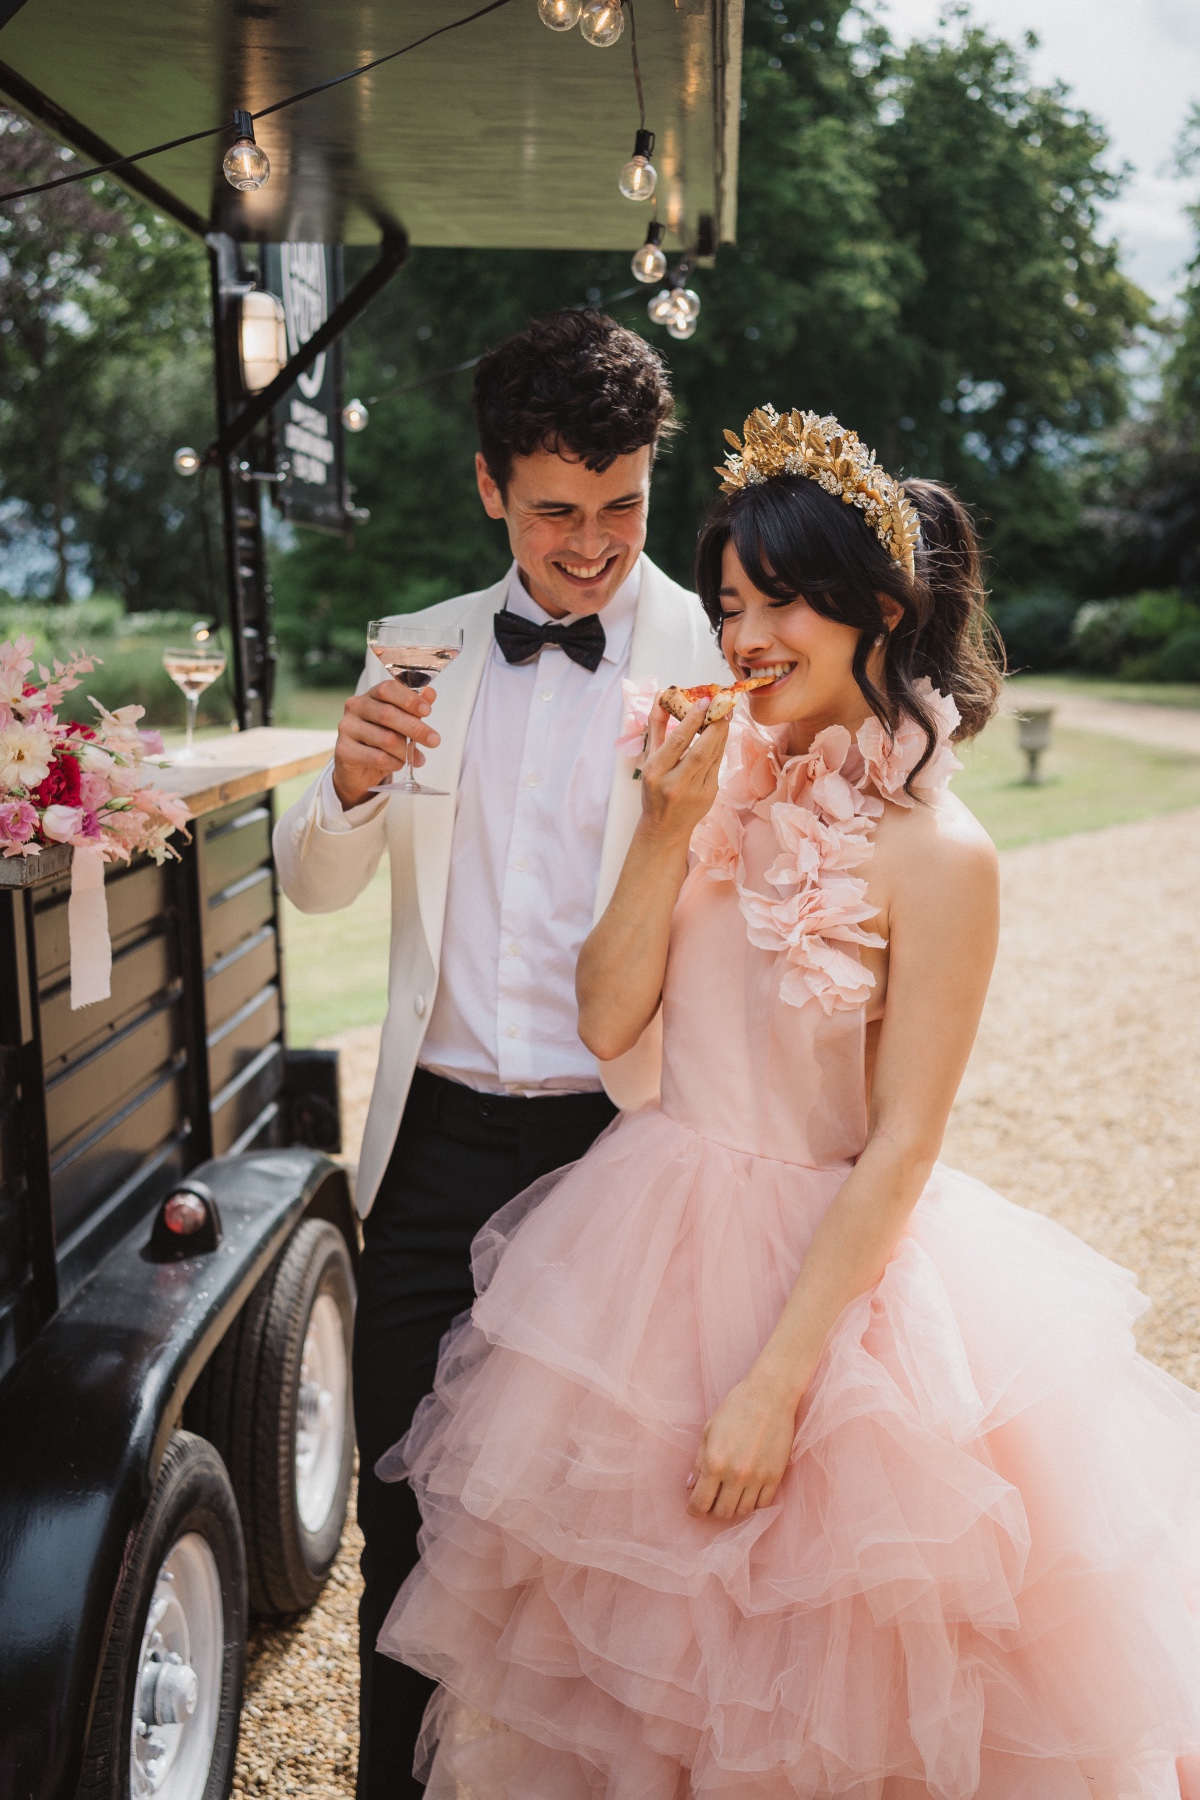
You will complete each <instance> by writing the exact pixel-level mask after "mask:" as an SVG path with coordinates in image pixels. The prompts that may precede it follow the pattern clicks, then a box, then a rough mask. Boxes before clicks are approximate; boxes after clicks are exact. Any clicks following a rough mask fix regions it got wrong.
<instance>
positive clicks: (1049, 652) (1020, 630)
mask: <svg viewBox="0 0 1200 1800" xmlns="http://www.w3.org/2000/svg"><path fill="white" fill-rule="evenodd" d="M1077 609H1078V602H1077V601H1075V600H1072V599H1071V598H1070V596H1069V595H1067V594H1064V593H1062V592H1059V591H1055V590H1054V589H1050V590H1048V591H1045V592H1042V593H1029V594H1020V595H1017V596H1015V597H1013V598H1009V599H1003V600H993V601H992V603H991V606H990V609H989V610H990V612H991V615H992V618H993V620H994V621H995V624H996V628H997V630H998V631H999V633H1000V636H1001V637H1002V638H1003V640H1004V652H1005V656H1006V658H1007V661H1008V667H1009V670H1010V672H1011V673H1012V674H1014V675H1016V674H1020V673H1022V672H1023V671H1025V670H1036V671H1040V670H1045V669H1062V668H1065V667H1066V666H1067V665H1068V664H1069V663H1070V662H1072V661H1073V660H1074V648H1075V646H1074V641H1073V638H1072V630H1071V628H1072V626H1073V625H1074V622H1075V614H1076V611H1077Z"/></svg>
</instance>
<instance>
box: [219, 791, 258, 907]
mask: <svg viewBox="0 0 1200 1800" xmlns="http://www.w3.org/2000/svg"><path fill="white" fill-rule="evenodd" d="M270 856H271V814H270V812H269V810H268V809H267V808H266V807H265V806H258V805H254V804H250V805H247V806H245V807H244V808H243V809H242V811H241V812H240V813H238V814H236V815H235V816H234V817H233V818H231V819H228V820H226V821H223V822H222V823H221V824H219V825H217V826H216V827H210V828H209V829H208V830H207V831H206V832H205V838H204V892H205V897H206V898H207V897H209V896H211V895H213V894H216V893H219V892H220V890H221V889H222V888H227V887H231V886H232V885H233V883H234V882H235V881H240V880H241V878H242V876H243V875H247V874H249V872H250V870H251V869H257V868H259V867H260V866H261V865H262V864H263V863H266V862H268V861H269V860H270Z"/></svg>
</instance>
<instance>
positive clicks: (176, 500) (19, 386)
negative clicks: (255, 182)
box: [0, 111, 213, 607]
mask: <svg viewBox="0 0 1200 1800" xmlns="http://www.w3.org/2000/svg"><path fill="white" fill-rule="evenodd" d="M70 160H72V158H71V153H70V152H69V151H65V150H62V149H60V148H58V147H56V146H55V145H53V144H52V142H51V141H50V140H49V139H48V138H46V137H45V136H43V134H42V133H40V132H39V131H37V130H35V128H34V127H33V126H31V125H29V124H28V123H26V122H25V121H24V120H22V119H20V118H18V117H16V116H15V115H14V114H12V113H7V112H3V111H0V167H2V169H3V173H4V177H5V185H25V184H27V183H32V182H36V181H38V180H45V179H47V178H49V177H50V176H52V175H54V174H57V173H59V172H61V170H62V167H63V164H64V162H68V163H69V162H70ZM206 282H207V271H206V267H205V259H204V252H203V249H202V248H201V247H200V246H199V245H197V244H195V243H193V242H192V241H191V240H190V239H187V238H186V237H185V236H184V234H183V233H182V232H181V231H180V230H179V229H178V228H177V227H176V226H174V225H172V224H170V223H168V222H167V221H165V220H164V219H162V218H161V217H159V215H158V214H156V213H154V212H153V211H152V210H151V209H150V208H149V207H148V206H145V205H143V204H142V203H141V202H140V201H136V200H134V199H132V198H131V197H130V196H129V195H127V194H125V193H124V192H123V191H122V190H121V189H119V188H118V187H116V185H115V184H114V183H111V182H107V181H104V180H102V179H96V180H93V181H91V182H86V183H79V184H78V185H74V186H70V187H66V188H62V189H59V190H57V191H56V192H52V193H49V194H41V195H36V196H34V197H33V198H31V199H29V200H24V201H20V202H18V203H16V204H15V205H9V206H6V207H5V208H3V209H2V210H0V470H2V471H3V481H2V486H0V547H3V548H4V549H5V550H6V551H7V553H8V563H9V566H10V567H14V568H16V569H18V570H20V571H22V576H21V579H20V585H22V586H29V585H33V586H34V587H35V588H36V587H38V586H48V587H49V590H50V597H51V598H53V599H55V600H58V601H65V600H66V599H67V598H68V596H69V592H70V588H71V585H72V582H75V583H77V584H78V583H84V584H86V583H89V582H90V583H95V584H97V585H99V586H101V587H103V588H111V589H113V590H115V591H116V592H117V593H119V594H120V595H122V596H123V598H124V599H125V601H126V604H127V605H130V606H135V605H136V606H143V607H146V606H151V607H152V606H175V605H179V604H181V603H188V604H198V605H200V606H201V607H203V606H205V605H206V604H207V601H206V588H205V583H204V576H203V573H202V571H203V567H204V559H203V556H202V554H201V545H200V539H199V526H198V521H197V516H196V507H195V493H194V491H193V492H192V493H190V494H185V493H184V492H183V491H182V488H181V484H180V482H179V479H178V477H177V476H176V475H175V474H174V471H173V470H172V467H171V454H172V451H173V450H174V449H175V448H176V446H177V445H178V444H179V443H180V442H182V441H184V440H185V439H187V438H189V437H190V438H195V439H198V440H199V441H200V442H202V443H203V442H207V441H208V439H209V437H211V435H212V430H213V425H212V402H211V383H212V377H211V356H210V350H209V341H208V340H209V332H208V324H207V313H206ZM46 567H48V571H49V573H48V578H47V577H44V576H42V575H41V573H40V571H41V569H42V568H46Z"/></svg>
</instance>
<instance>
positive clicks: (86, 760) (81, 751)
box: [72, 738, 113, 775]
mask: <svg viewBox="0 0 1200 1800" xmlns="http://www.w3.org/2000/svg"><path fill="white" fill-rule="evenodd" d="M72 750H73V752H74V754H75V756H76V758H77V759H78V762H79V766H80V768H81V769H87V770H88V771H89V773H91V774H93V775H106V774H107V773H108V771H109V770H110V769H111V768H112V766H113V759H112V757H111V756H110V755H109V753H108V751H107V750H102V749H101V748H100V746H99V744H92V743H89V742H88V740H87V738H79V739H77V740H76V742H75V743H74V744H73V745H72Z"/></svg>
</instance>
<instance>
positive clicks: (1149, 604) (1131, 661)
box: [1073, 588, 1200, 681]
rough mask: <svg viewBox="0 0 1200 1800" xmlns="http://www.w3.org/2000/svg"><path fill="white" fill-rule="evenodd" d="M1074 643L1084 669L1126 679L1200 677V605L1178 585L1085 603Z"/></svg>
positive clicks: (1176, 679)
mask: <svg viewBox="0 0 1200 1800" xmlns="http://www.w3.org/2000/svg"><path fill="white" fill-rule="evenodd" d="M1073 635H1074V643H1075V650H1076V655H1077V657H1078V661H1079V664H1080V666H1081V667H1082V668H1084V669H1086V670H1088V671H1089V673H1091V674H1093V675H1116V676H1119V677H1120V678H1121V679H1122V680H1124V681H1195V680H1197V679H1198V678H1200V606H1197V605H1196V604H1195V603H1194V602H1193V601H1190V600H1188V599H1186V598H1184V596H1182V595H1181V594H1180V592H1179V590H1178V589H1177V588H1169V589H1166V590H1165V591H1162V590H1155V589H1148V590H1146V591H1145V592H1144V593H1140V594H1133V595H1131V596H1130V597H1129V598H1127V599H1118V600H1092V601H1089V602H1088V603H1087V605H1085V606H1082V607H1080V609H1079V612H1078V614H1077V615H1076V619H1075V626H1074V634H1073Z"/></svg>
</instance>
